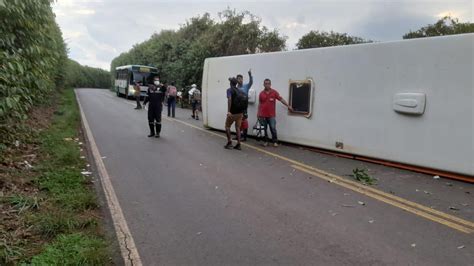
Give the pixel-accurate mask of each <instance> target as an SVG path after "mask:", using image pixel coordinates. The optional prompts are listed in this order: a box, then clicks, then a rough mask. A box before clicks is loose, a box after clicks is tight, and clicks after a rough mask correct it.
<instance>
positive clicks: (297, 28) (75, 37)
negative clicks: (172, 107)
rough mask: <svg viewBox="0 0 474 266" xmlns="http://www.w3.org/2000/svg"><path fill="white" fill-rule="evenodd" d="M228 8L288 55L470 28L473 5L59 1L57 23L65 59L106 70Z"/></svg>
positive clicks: (416, 0) (352, 0)
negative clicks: (346, 39)
mask: <svg viewBox="0 0 474 266" xmlns="http://www.w3.org/2000/svg"><path fill="white" fill-rule="evenodd" d="M227 7H230V8H231V9H236V10H237V11H243V10H248V11H250V12H251V13H252V14H254V15H257V16H258V17H260V18H261V19H262V24H263V25H264V26H267V27H268V28H269V29H278V30H279V31H280V32H281V33H282V34H283V35H285V36H287V37H288V39H287V42H286V44H287V49H289V50H292V49H294V48H295V45H296V43H297V41H298V39H299V38H301V36H303V35H304V34H306V33H307V32H309V31H310V30H321V31H330V30H333V31H336V32H345V33H348V34H350V35H355V36H359V37H362V38H365V39H371V40H374V41H393V40H401V39H402V35H403V34H405V33H407V32H409V31H410V30H417V29H419V28H420V27H422V26H425V25H427V24H432V23H434V22H436V21H437V20H438V19H439V18H441V17H443V16H445V15H451V16H453V17H457V18H459V19H460V21H461V22H467V21H469V22H473V21H474V19H473V13H474V7H473V0H438V1H429V0H407V1H399V0H397V1H388V0H385V1H384V0H345V1H341V0H326V1H316V0H313V1H298V0H294V1H239V0H234V1H189V0H188V1H180V0H177V1H151V0H148V1H145V0H127V1H124V0H92V1H86V0H58V1H56V3H54V4H53V10H54V12H55V14H56V19H57V22H58V24H59V26H60V27H61V30H62V32H63V37H64V39H65V40H66V43H67V45H68V47H69V56H70V57H71V58H72V59H74V60H76V61H78V62H79V63H81V64H83V65H88V66H93V67H100V68H103V69H107V70H109V68H110V62H111V61H112V59H113V58H115V57H116V56H118V55H119V54H120V53H122V52H125V51H128V50H129V49H130V48H132V46H133V45H134V44H136V43H140V42H143V41H145V40H147V39H148V38H150V36H151V35H152V34H153V33H155V32H160V31H161V30H163V29H178V28H179V27H180V25H182V24H183V23H185V22H186V20H187V19H189V18H191V17H194V16H198V15H202V14H204V13H205V12H208V13H210V14H211V17H212V18H215V19H217V13H218V12H220V11H222V10H225V9H226V8H227Z"/></svg>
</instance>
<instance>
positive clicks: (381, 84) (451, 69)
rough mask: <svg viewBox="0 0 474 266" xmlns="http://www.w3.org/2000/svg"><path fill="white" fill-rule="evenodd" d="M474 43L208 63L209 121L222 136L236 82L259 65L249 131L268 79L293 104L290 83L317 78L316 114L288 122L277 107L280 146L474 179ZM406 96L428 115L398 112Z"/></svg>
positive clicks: (364, 47) (442, 40)
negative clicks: (419, 97) (422, 100)
mask: <svg viewBox="0 0 474 266" xmlns="http://www.w3.org/2000/svg"><path fill="white" fill-rule="evenodd" d="M473 43H474V34H462V35H452V36H444V37H433V38H424V39H415V40H404V41H399V42H387V43H375V44H361V45H350V46H340V47H330V48H317V49H307V50H299V51H291V52H279V53H264V54H257V55H244V56H233V57H221V58H210V59H208V60H206V63H205V76H206V78H205V80H206V84H205V85H204V84H203V89H204V92H203V94H204V95H205V99H206V100H205V102H203V103H204V109H205V110H206V124H207V125H208V126H209V127H212V128H216V129H221V130H223V129H224V122H225V117H226V109H227V101H226V89H227V88H228V87H229V84H228V83H229V82H228V77H229V76H235V75H237V74H239V73H241V74H244V79H245V81H244V82H248V77H247V75H246V72H247V70H248V69H249V68H252V74H253V76H254V83H253V86H252V89H254V90H255V91H256V95H257V102H256V103H255V104H249V108H248V115H249V126H250V129H251V128H252V126H253V124H254V123H255V122H256V120H257V107H258V94H259V93H260V91H261V90H262V88H263V80H264V79H265V78H270V79H271V80H272V87H273V88H275V89H276V90H278V91H279V93H280V95H281V96H282V97H283V98H285V99H286V100H288V96H289V89H288V87H289V86H288V84H289V83H288V82H289V80H290V79H292V80H303V79H306V78H308V77H309V78H312V80H314V83H315V90H314V93H313V99H312V100H313V103H314V106H313V110H312V116H311V117H310V118H306V117H303V116H296V115H288V112H287V110H286V108H285V107H284V106H283V105H282V104H280V103H277V106H276V109H277V117H276V120H277V130H278V137H279V139H281V140H283V141H288V142H292V143H297V144H303V145H308V146H313V147H319V148H324V149H329V150H335V151H343V152H347V153H352V154H356V155H362V156H368V157H374V158H380V159H384V160H389V161H395V162H401V163H406V164H412V165H417V166H422V167H429V168H433V169H440V170H446V171H451V172H455V173H460V174H465V175H470V176H474V164H473V163H472V160H473V158H474V143H473V138H472V136H473V135H474V110H473V108H474V107H473V106H474V100H473V99H474V84H473V83H474V81H473V78H472V73H474V67H473V64H474V63H473V60H472V58H474V52H473V50H474V48H473V45H472V44H473ZM203 80H204V77H203ZM203 83H204V82H203ZM400 93H419V94H424V95H425V96H426V106H425V108H424V112H423V114H421V115H410V114H404V113H400V112H396V111H395V110H394V105H395V104H394V102H395V101H396V97H397V95H398V94H400ZM309 100H311V99H309ZM249 131H252V130H249ZM249 133H250V132H249ZM336 143H338V144H339V145H337V146H338V148H336ZM341 144H342V145H341ZM341 148H342V149H341Z"/></svg>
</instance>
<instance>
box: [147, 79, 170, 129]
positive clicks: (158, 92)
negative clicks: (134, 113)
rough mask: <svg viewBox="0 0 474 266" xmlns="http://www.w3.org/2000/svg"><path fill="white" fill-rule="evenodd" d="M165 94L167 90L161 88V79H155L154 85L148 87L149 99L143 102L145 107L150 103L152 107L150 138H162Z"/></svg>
mask: <svg viewBox="0 0 474 266" xmlns="http://www.w3.org/2000/svg"><path fill="white" fill-rule="evenodd" d="M150 83H151V82H150ZM165 93H166V88H164V87H163V86H161V84H160V79H159V78H158V77H155V78H154V80H153V83H151V84H150V85H149V86H148V91H147V97H146V98H145V101H144V102H143V106H146V104H147V103H148V102H150V105H149V106H148V126H149V127H150V135H148V137H155V138H159V137H160V132H161V111H162V110H163V101H164V99H165ZM155 128H156V132H155Z"/></svg>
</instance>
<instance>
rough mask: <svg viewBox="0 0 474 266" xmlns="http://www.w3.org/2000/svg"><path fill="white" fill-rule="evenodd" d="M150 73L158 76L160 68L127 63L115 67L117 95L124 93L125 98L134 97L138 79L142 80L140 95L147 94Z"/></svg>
mask: <svg viewBox="0 0 474 266" xmlns="http://www.w3.org/2000/svg"><path fill="white" fill-rule="evenodd" d="M150 75H151V76H152V77H153V76H157V75H158V69H157V68H156V67H150V66H141V65H127V66H119V67H117V68H115V92H116V93H117V96H119V97H120V96H122V95H124V96H125V98H128V97H134V93H135V89H134V87H133V85H134V84H135V82H137V81H141V83H142V85H141V88H140V95H141V96H145V95H146V90H147V88H148V80H149V78H152V77H150Z"/></svg>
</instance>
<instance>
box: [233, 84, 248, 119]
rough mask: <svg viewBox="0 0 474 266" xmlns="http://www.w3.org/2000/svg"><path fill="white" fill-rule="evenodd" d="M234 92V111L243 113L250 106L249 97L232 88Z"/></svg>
mask: <svg viewBox="0 0 474 266" xmlns="http://www.w3.org/2000/svg"><path fill="white" fill-rule="evenodd" d="M231 90H233V92H234V93H233V95H232V109H233V110H235V111H237V112H238V113H241V112H242V113H243V112H244V111H245V110H247V107H248V105H249V97H248V96H247V94H245V92H243V91H241V90H239V89H237V88H235V87H234V88H231Z"/></svg>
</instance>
